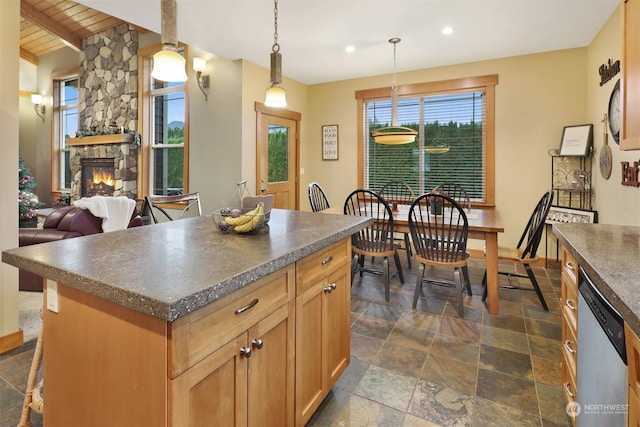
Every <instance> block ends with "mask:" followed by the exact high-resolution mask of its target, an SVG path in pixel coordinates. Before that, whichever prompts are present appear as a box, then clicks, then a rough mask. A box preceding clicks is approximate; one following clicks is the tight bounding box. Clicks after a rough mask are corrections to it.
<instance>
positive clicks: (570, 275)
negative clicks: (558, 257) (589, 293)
mask: <svg viewBox="0 0 640 427" xmlns="http://www.w3.org/2000/svg"><path fill="white" fill-rule="evenodd" d="M562 273H563V274H566V276H567V279H568V282H567V283H572V284H573V285H575V286H576V287H577V286H578V263H577V261H576V259H575V258H574V257H573V255H571V254H570V253H569V252H568V251H567V250H566V249H563V250H562Z"/></svg>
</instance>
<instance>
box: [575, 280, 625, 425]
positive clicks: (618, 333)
mask: <svg viewBox="0 0 640 427" xmlns="http://www.w3.org/2000/svg"><path fill="white" fill-rule="evenodd" d="M579 277H580V282H579V284H578V289H579V290H580V292H579V295H578V372H577V374H578V375H577V380H576V381H577V383H578V384H577V387H578V396H577V397H578V400H577V402H578V404H579V407H578V408H577V410H578V411H579V413H578V416H577V417H576V424H577V425H578V426H579V427H588V426H597V427H602V426H609V427H615V426H626V422H627V421H626V420H627V390H628V388H629V386H628V384H627V355H626V350H625V342H624V323H623V319H622V316H620V314H619V313H618V312H617V311H616V310H615V308H613V306H612V305H611V304H610V303H609V302H608V301H607V299H606V298H605V297H604V296H603V295H602V293H601V292H600V291H599V290H598V289H597V288H596V287H595V285H594V284H593V282H592V281H591V280H590V279H589V277H588V276H587V274H586V273H585V272H584V270H583V269H582V268H580V274H579Z"/></svg>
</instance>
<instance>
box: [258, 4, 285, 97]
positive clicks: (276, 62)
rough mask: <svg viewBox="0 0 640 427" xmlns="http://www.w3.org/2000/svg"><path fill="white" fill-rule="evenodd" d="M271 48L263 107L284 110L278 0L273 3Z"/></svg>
mask: <svg viewBox="0 0 640 427" xmlns="http://www.w3.org/2000/svg"><path fill="white" fill-rule="evenodd" d="M273 5H274V7H273V16H274V21H273V46H272V47H271V86H270V87H269V89H267V93H266V96H265V100H264V105H266V106H267V107H276V108H284V107H286V106H287V92H286V91H285V90H284V88H282V87H281V86H280V84H281V83H282V55H281V54H280V45H279V44H278V0H274V2H273Z"/></svg>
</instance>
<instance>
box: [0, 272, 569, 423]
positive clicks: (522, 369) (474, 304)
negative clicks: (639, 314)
mask: <svg viewBox="0 0 640 427" xmlns="http://www.w3.org/2000/svg"><path fill="white" fill-rule="evenodd" d="M403 262H404V263H405V264H403V266H404V270H403V271H404V274H405V284H404V285H402V284H400V281H399V279H398V277H397V276H396V277H394V278H393V279H392V282H391V301H390V302H389V303H387V302H386V301H385V300H384V286H383V279H382V277H381V276H375V275H371V274H365V275H364V277H363V278H362V279H359V278H358V277H356V279H355V280H354V284H353V287H352V303H351V321H352V323H351V332H352V333H351V364H350V366H349V368H348V369H347V371H346V372H345V373H344V374H343V375H342V377H341V378H340V380H339V381H338V383H337V384H336V385H335V386H334V388H333V390H332V391H331V392H330V394H329V396H327V398H326V399H325V401H324V402H323V403H322V405H321V407H320V408H319V409H318V410H317V411H316V413H315V414H314V416H313V417H312V419H311V420H310V422H309V426H330V425H331V426H333V425H335V426H353V427H356V426H357V427H368V426H390V427H391V426H542V427H551V426H570V425H571V424H570V421H569V419H568V417H567V415H566V414H565V410H564V407H565V400H564V395H563V392H562V389H561V385H562V384H561V374H560V370H561V368H560V366H561V365H560V364H561V357H562V354H561V347H560V340H561V329H560V319H561V313H560V305H559V301H560V271H559V270H556V269H544V268H537V269H536V276H537V277H538V281H539V283H540V286H541V287H542V290H543V293H544V295H545V298H546V300H547V304H548V305H549V307H550V311H548V312H545V311H544V310H543V309H542V308H541V307H540V303H539V301H538V299H537V297H536V295H535V293H534V292H528V291H515V290H508V289H501V290H500V314H499V315H490V314H489V313H488V311H487V310H486V308H485V305H484V303H483V302H482V300H481V297H480V295H481V291H480V285H479V283H480V282H481V279H482V274H483V273H484V262H483V261H481V260H471V262H470V268H469V270H470V274H471V282H472V290H473V296H472V297H468V296H466V294H465V297H464V298H465V316H464V318H459V317H457V315H456V311H455V308H454V305H453V302H454V299H453V297H452V296H451V295H452V290H451V288H446V287H441V286H425V287H424V295H423V297H422V298H420V300H419V302H418V307H417V309H416V310H413V309H411V303H412V299H413V290H414V286H415V278H416V273H417V270H418V269H417V266H415V265H414V266H413V268H411V269H409V268H407V266H406V260H404V261H403ZM514 268H515V267H514V266H512V265H508V264H505V265H501V270H505V269H512V270H513V269H514ZM435 273H436V274H437V275H441V276H442V277H448V276H451V274H450V272H449V271H448V270H442V271H436V272H435ZM500 280H501V282H504V283H506V278H503V277H501V279H500ZM523 280H524V282H525V283H526V282H527V281H526V280H525V279H523ZM34 348H35V342H34V341H31V342H28V343H26V344H25V345H24V346H22V347H21V348H19V349H16V350H14V351H12V352H9V353H6V354H3V355H0V426H12V425H13V426H15V425H17V424H18V421H19V419H20V413H21V409H22V401H23V398H24V390H25V387H26V381H27V374H28V371H29V367H30V363H31V355H32V354H33V349H34ZM32 422H33V425H34V426H41V425H42V417H41V416H40V415H38V414H35V413H33V414H32Z"/></svg>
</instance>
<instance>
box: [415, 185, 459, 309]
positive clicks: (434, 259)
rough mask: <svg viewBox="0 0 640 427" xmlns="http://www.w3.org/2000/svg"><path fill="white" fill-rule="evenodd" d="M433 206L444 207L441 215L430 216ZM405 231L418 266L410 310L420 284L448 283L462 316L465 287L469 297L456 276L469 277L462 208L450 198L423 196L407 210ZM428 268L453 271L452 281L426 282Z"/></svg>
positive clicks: (418, 293) (432, 214)
mask: <svg viewBox="0 0 640 427" xmlns="http://www.w3.org/2000/svg"><path fill="white" fill-rule="evenodd" d="M432 203H433V204H432ZM437 203H440V204H441V205H442V206H444V208H445V209H444V210H443V211H442V214H441V215H434V213H433V212H432V211H431V208H432V206H434V205H435V204H437ZM409 231H410V232H411V239H412V241H413V246H414V249H415V255H414V259H415V260H416V261H417V262H418V263H420V267H419V269H418V276H417V278H416V289H415V291H414V294H413V308H414V309H415V308H416V306H417V304H418V298H419V297H420V291H421V290H422V285H423V284H425V283H436V284H449V285H453V286H454V287H455V290H456V291H455V295H456V311H457V313H458V315H459V316H460V317H463V316H464V304H463V300H462V292H463V291H464V289H465V288H466V289H467V293H469V295H471V286H470V284H469V282H468V280H465V281H466V286H465V284H464V283H463V280H462V278H461V277H460V273H461V272H462V274H463V275H464V276H465V278H468V275H469V273H468V271H467V259H468V258H469V253H468V252H467V238H468V235H469V222H468V220H467V215H466V214H465V212H464V209H462V207H461V206H460V205H459V204H458V202H456V201H455V200H454V199H453V198H451V197H449V196H446V195H444V194H439V193H426V194H423V195H422V196H420V197H418V198H417V199H416V200H415V201H414V202H413V204H412V205H411V208H410V209H409ZM427 267H428V268H427ZM432 267H451V268H453V272H454V281H453V282H451V283H447V282H443V281H442V280H441V279H436V280H435V281H434V280H432V279H430V278H429V277H428V276H427V273H428V271H429V270H430V269H431V268H432Z"/></svg>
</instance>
